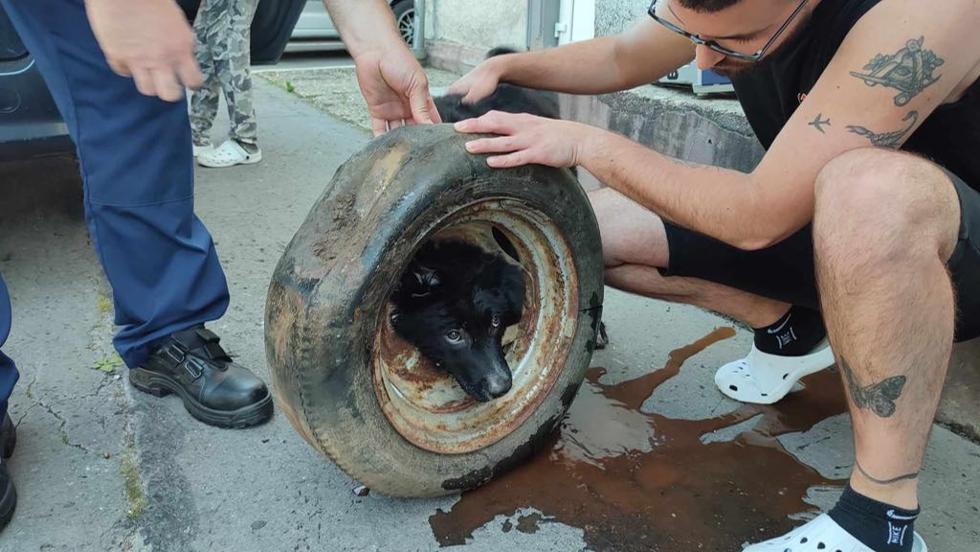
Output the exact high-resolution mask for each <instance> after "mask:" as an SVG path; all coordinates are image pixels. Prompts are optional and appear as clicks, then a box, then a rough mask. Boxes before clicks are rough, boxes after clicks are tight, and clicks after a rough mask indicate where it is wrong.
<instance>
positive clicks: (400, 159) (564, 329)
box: [265, 125, 603, 496]
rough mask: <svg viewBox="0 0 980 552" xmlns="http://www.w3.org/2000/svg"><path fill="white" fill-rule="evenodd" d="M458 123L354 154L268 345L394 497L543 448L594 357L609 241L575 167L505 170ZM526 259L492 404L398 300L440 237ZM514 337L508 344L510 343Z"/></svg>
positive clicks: (292, 268) (304, 230) (307, 434)
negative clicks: (433, 348)
mask: <svg viewBox="0 0 980 552" xmlns="http://www.w3.org/2000/svg"><path fill="white" fill-rule="evenodd" d="M466 139H467V137H465V136H463V135H460V134H457V133H456V132H454V131H453V128H452V126H450V125H429V126H414V127H405V128H401V129H398V130H394V131H392V132H389V133H387V134H386V135H384V136H383V137H381V138H379V139H377V140H375V141H373V142H371V143H370V144H369V145H368V146H367V148H365V149H364V150H363V151H362V152H360V153H359V154H357V155H355V156H354V157H353V158H351V159H350V160H349V161H347V163H345V164H344V165H343V166H342V167H341V168H340V169H339V170H338V172H337V174H336V175H335V176H334V179H333V182H332V183H331V185H330V186H329V187H328V188H327V190H326V191H325V192H324V194H323V195H322V196H321V198H320V199H319V200H318V201H317V203H316V204H315V205H314V206H313V209H312V210H311V211H310V214H309V215H308V217H307V218H306V220H305V222H303V224H302V226H301V227H300V229H299V230H298V231H297V232H296V235H295V236H294V237H293V239H292V241H291V242H290V243H289V245H288V246H287V248H286V251H285V253H284V254H283V256H282V258H281V259H280V261H279V264H278V266H277V267H276V270H275V273H274V275H273V278H272V283H271V285H270V287H269V294H268V300H267V303H266V320H265V323H266V324H265V332H266V334H265V340H266V351H267V356H268V361H269V366H270V370H271V372H272V382H273V389H274V391H275V395H276V398H277V404H278V405H279V408H280V410H281V411H282V412H283V413H285V414H286V417H287V418H288V419H289V420H290V422H291V423H292V424H293V426H294V427H295V428H296V429H297V431H298V432H299V433H300V434H301V435H302V436H303V437H304V438H305V439H306V440H307V441H308V442H309V443H310V444H312V445H313V446H314V447H315V448H316V449H317V450H319V451H321V452H322V453H324V454H325V455H327V456H328V457H329V458H331V459H332V460H333V461H334V462H336V464H337V465H338V466H340V468H342V469H343V470H344V471H345V472H347V474H349V475H350V476H351V477H353V478H354V479H357V480H358V481H360V482H362V483H363V484H365V485H367V486H368V487H370V488H371V489H374V490H375V491H377V492H379V493H382V494H386V495H390V496H435V495H442V494H448V493H452V492H456V491H460V490H464V489H468V488H471V487H475V486H478V485H481V484H483V483H485V482H487V481H489V480H490V479H491V478H493V477H495V476H497V475H499V474H500V473H502V472H504V471H506V470H507V469H509V468H511V467H513V466H515V465H516V464H518V463H520V462H522V461H523V460H525V459H526V458H527V457H528V456H530V455H531V454H533V453H534V452H535V451H536V450H537V449H539V448H540V446H541V445H543V444H544V442H545V440H546V439H547V437H548V436H549V434H550V433H551V432H552V430H553V429H554V428H555V426H556V425H557V424H558V422H559V421H560V420H561V418H562V416H563V415H564V413H565V411H566V410H567V409H568V407H569V405H570V403H571V401H572V399H573V397H574V396H575V393H576V391H577V390H578V388H579V386H580V385H581V383H582V381H583V378H584V373H585V370H586V368H587V367H588V364H589V362H590V360H591V357H592V351H593V349H594V346H595V339H596V331H597V328H598V324H599V319H600V316H601V308H602V307H601V305H602V293H603V282H602V269H603V263H602V249H601V242H600V240H599V230H598V226H597V224H596V220H595V216H594V214H593V213H592V209H591V206H590V204H589V201H588V197H587V196H586V194H585V193H584V192H583V190H582V189H581V187H580V186H579V185H578V183H577V181H576V180H575V179H574V177H573V176H572V173H571V172H569V171H567V170H557V169H551V168H547V167H542V166H537V165H534V166H528V167H522V168H518V169H508V170H492V169H490V168H488V167H487V164H486V162H485V159H484V158H482V157H477V156H472V155H470V154H468V153H467V152H466V150H465V149H464V143H465V140H466ZM433 238H436V239H439V238H453V239H463V240H466V241H468V242H470V243H473V244H475V245H478V246H480V247H482V248H484V249H486V250H488V251H491V252H494V253H496V254H499V255H506V256H507V257H509V258H510V260H511V261H512V262H515V263H518V264H520V266H521V267H522V269H523V271H524V273H525V279H526V282H527V286H526V287H527V291H526V297H525V308H524V314H523V317H522V319H521V321H520V322H519V323H518V324H516V325H515V326H514V327H512V328H510V329H509V330H508V334H509V335H510V336H511V337H510V339H509V343H508V344H507V349H506V351H507V352H506V354H507V360H508V364H509V365H510V366H511V368H512V371H513V374H514V378H513V386H512V388H511V391H510V392H508V394H507V395H505V396H504V397H501V398H498V399H495V400H493V401H490V402H487V403H479V402H476V401H474V400H472V399H470V398H468V396H467V395H466V394H465V393H463V391H462V390H461V389H459V387H458V386H457V385H456V383H455V381H454V380H453V379H452V378H451V377H449V376H447V375H445V374H443V373H441V372H438V371H437V370H436V369H435V368H434V367H433V366H432V365H431V364H430V363H429V362H428V361H427V360H426V359H425V358H424V357H422V356H420V355H419V353H418V352H417V351H416V350H415V349H414V347H412V346H411V345H409V344H408V343H406V342H404V341H402V340H401V339H400V338H399V337H398V336H397V335H396V334H395V333H394V331H393V330H392V328H391V323H390V314H391V305H390V303H389V297H390V295H391V293H392V291H393V290H394V286H395V284H396V283H397V282H398V280H399V277H400V275H401V273H402V271H403V270H404V269H405V267H406V266H408V263H409V262H410V260H411V259H412V256H413V255H414V252H415V251H417V250H418V248H419V247H421V245H422V244H424V243H425V242H426V241H427V240H429V239H433ZM505 341H507V340H505Z"/></svg>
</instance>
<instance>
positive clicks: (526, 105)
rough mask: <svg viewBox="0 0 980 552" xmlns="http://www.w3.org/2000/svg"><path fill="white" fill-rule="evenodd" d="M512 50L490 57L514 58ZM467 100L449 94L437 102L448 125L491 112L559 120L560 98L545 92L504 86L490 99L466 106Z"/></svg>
mask: <svg viewBox="0 0 980 552" xmlns="http://www.w3.org/2000/svg"><path fill="white" fill-rule="evenodd" d="M514 53H516V50H512V49H510V48H494V49H492V50H490V51H489V52H487V57H488V58H491V57H493V56H499V55H503V54H514ZM462 100H463V96H461V95H459V94H447V95H445V96H439V97H437V98H434V100H433V101H435V104H436V109H437V110H438V111H439V116H440V117H442V121H443V122H444V123H455V122H457V121H462V120H464V119H471V118H473V117H479V116H481V115H485V114H486V113H487V112H488V111H506V112H508V113H530V114H531V115H538V116H540V117H548V118H549V119H558V118H559V111H558V94H555V93H554V92H549V91H545V90H535V89H533V88H524V87H523V86H516V85H513V84H506V83H504V84H500V85H497V89H496V90H494V91H493V94H490V95H489V96H487V97H486V98H483V99H482V100H480V101H478V102H476V103H471V104H467V103H463V101H462Z"/></svg>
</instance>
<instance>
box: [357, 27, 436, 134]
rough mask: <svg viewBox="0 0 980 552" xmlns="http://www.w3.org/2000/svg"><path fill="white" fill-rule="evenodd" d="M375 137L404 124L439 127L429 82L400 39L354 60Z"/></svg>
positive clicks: (358, 81)
mask: <svg viewBox="0 0 980 552" xmlns="http://www.w3.org/2000/svg"><path fill="white" fill-rule="evenodd" d="M354 65H355V66H356V68H357V69H356V70H357V83H358V85H359V86H360V87H361V93H362V94H363V95H364V99H365V101H367V104H368V111H369V112H370V114H371V130H372V131H373V132H374V135H375V136H378V135H380V134H383V133H384V132H385V131H387V130H388V129H389V128H398V127H400V126H402V125H403V124H432V123H441V122H442V119H441V118H440V117H439V112H438V111H437V110H436V105H435V103H434V102H433V101H432V95H431V94H430V93H429V79H428V77H426V75H425V71H423V70H422V66H421V65H419V62H418V60H417V59H415V56H414V55H412V52H411V51H410V50H409V49H408V47H407V46H406V45H405V43H404V42H402V41H401V39H400V38H399V39H397V40H396V41H394V42H390V43H389V44H388V45H387V46H385V47H382V48H379V49H376V50H369V51H367V52H364V53H363V54H361V55H359V56H358V57H356V58H354Z"/></svg>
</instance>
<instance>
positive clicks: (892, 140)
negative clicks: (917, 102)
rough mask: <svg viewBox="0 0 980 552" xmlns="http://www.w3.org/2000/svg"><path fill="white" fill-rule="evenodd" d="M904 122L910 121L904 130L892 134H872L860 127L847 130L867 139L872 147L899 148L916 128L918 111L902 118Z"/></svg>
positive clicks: (852, 126) (853, 126)
mask: <svg viewBox="0 0 980 552" xmlns="http://www.w3.org/2000/svg"><path fill="white" fill-rule="evenodd" d="M902 120H903V121H909V124H908V125H906V126H905V128H903V129H899V130H895V131H892V132H882V133H877V132H872V131H871V130H868V129H867V128H865V127H863V126H859V125H847V130H848V131H849V132H852V133H854V134H858V135H860V136H864V137H866V138H867V139H868V140H869V141H870V142H871V145H873V146H876V147H879V148H898V147H899V146H901V145H902V139H903V138H905V135H906V134H908V132H909V131H910V130H912V127H914V126H915V123H916V121H918V120H919V112H918V111H909V112H908V114H907V115H905V117H903V118H902Z"/></svg>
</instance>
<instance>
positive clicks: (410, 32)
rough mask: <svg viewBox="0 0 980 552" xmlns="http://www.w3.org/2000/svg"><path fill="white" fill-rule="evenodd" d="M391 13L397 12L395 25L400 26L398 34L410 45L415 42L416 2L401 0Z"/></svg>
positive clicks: (392, 8)
mask: <svg viewBox="0 0 980 552" xmlns="http://www.w3.org/2000/svg"><path fill="white" fill-rule="evenodd" d="M391 11H393V12H395V24H396V25H397V26H398V33H399V34H401V35H402V38H403V39H405V42H407V43H408V44H409V45H411V44H412V43H413V42H414V41H415V2H414V0H400V1H399V2H396V3H395V4H394V5H393V6H392V7H391Z"/></svg>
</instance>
